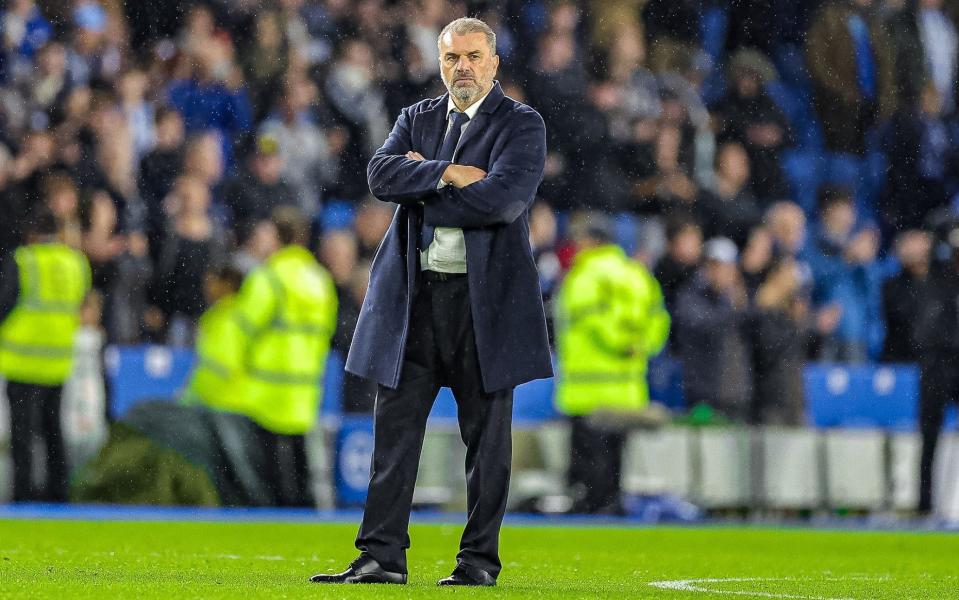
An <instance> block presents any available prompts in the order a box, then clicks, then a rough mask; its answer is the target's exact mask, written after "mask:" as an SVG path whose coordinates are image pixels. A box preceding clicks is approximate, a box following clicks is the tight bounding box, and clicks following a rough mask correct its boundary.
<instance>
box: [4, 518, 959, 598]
mask: <svg viewBox="0 0 959 600" xmlns="http://www.w3.org/2000/svg"><path fill="white" fill-rule="evenodd" d="M355 531H356V527H355V526H353V525H344V524H314V523H308V524H294V523H282V524H269V523H222V522H221V523H201V522H112V521H109V522H85V521H55V520H39V521H28V520H0V598H4V599H7V598H10V599H15V598H97V599H101V598H134V599H137V600H140V599H145V598H164V599H169V598H242V599H245V600H246V599H251V598H270V599H274V598H426V597H429V598H444V597H445V598H453V597H459V598H510V599H512V598H536V599H545V598H650V599H668V598H686V599H688V600H696V598H704V599H705V598H803V599H818V600H832V599H844V600H846V599H848V600H872V599H885V598H888V599H896V600H903V599H940V598H957V599H959V536H957V535H954V534H938V533H899V532H896V533H874V532H850V531H808V530H794V529H759V528H733V527H706V528H668V527H654V528H618V527H589V528H587V527H566V526H561V527H549V526H507V527H505V528H504V529H503V535H502V549H501V550H502V552H501V553H502V557H503V562H504V569H503V573H502V575H501V576H500V579H499V586H498V587H496V588H493V589H438V588H436V586H435V581H436V580H437V579H438V578H440V577H443V576H445V575H447V574H448V573H449V572H450V570H451V569H452V567H453V557H454V555H455V553H456V547H457V543H458V540H459V533H460V527H459V526H452V525H425V524H424V525H414V526H413V528H412V533H411V535H412V540H413V547H412V548H411V550H410V552H409V562H410V583H409V585H407V586H321V585H314V584H310V583H308V578H309V576H310V575H312V574H313V573H316V572H320V571H329V570H335V569H339V568H340V567H343V566H345V565H346V564H347V563H348V562H349V561H350V560H351V559H352V558H354V556H355V551H354V549H353V547H352V540H353V535H354V534H355ZM652 584H655V585H652Z"/></svg>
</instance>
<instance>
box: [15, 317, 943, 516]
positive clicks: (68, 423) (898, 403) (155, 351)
mask: <svg viewBox="0 0 959 600" xmlns="http://www.w3.org/2000/svg"><path fill="white" fill-rule="evenodd" d="M84 335H85V336H86V337H83V336H81V337H82V340H83V341H81V343H80V344H79V345H78V361H77V365H78V367H77V371H76V375H75V376H74V378H73V379H72V380H71V381H70V382H69V383H68V384H67V386H66V390H67V393H66V394H65V405H64V424H65V427H66V438H67V441H68V446H69V451H70V455H71V458H72V460H71V462H72V464H73V465H76V464H79V463H81V462H82V461H84V460H86V459H87V458H88V457H89V456H91V455H92V453H93V452H95V451H96V449H97V448H98V447H99V444H101V443H102V441H103V439H104V436H105V431H106V424H105V419H104V418H103V415H104V399H103V395H102V391H100V390H102V388H103V386H102V382H103V380H102V377H103V375H102V373H101V371H100V370H99V368H98V367H99V356H100V343H101V342H100V339H99V337H97V336H95V335H93V333H92V332H86V333H85V334H84ZM104 358H105V361H104V362H105V366H106V375H107V381H108V382H109V384H110V385H109V387H110V390H111V394H112V402H111V406H110V411H111V415H112V417H113V418H121V417H122V416H123V414H124V413H125V412H126V411H127V410H129V408H130V407H132V406H134V405H135V404H136V403H138V402H142V401H145V400H153V399H171V400H172V399H174V398H176V397H177V396H178V394H179V391H180V390H181V388H182V386H183V385H184V384H185V382H186V378H187V376H188V374H189V372H190V369H191V368H192V363H193V355H192V352H190V351H188V350H183V349H171V348H166V347H160V346H142V347H116V348H109V349H107V351H106V352H105V353H104ZM342 364H343V361H342V357H340V356H338V355H336V354H333V355H331V356H330V363H329V365H328V368H327V373H326V381H325V389H326V397H325V398H324V402H323V409H322V418H321V422H322V424H323V426H322V427H320V428H318V429H317V430H316V432H315V433H314V434H313V435H311V436H310V439H309V440H308V447H309V452H310V456H311V469H312V473H313V475H314V482H315V492H316V497H317V499H318V503H319V504H320V506H321V507H331V506H333V505H334V501H335V503H336V504H338V505H340V506H358V505H361V504H362V503H363V501H364V499H365V488H366V483H367V479H368V473H369V456H370V452H371V450H372V420H371V419H370V417H369V416H366V415H344V414H342V413H341V412H340V410H339V407H340V405H341V399H340V386H341V383H342V376H341V374H342ZM804 381H805V386H806V404H807V413H808V419H809V423H810V425H811V427H807V428H794V429H784V428H771V427H760V428H746V427H703V428H694V427H667V428H665V429H662V430H660V431H656V432H637V433H634V434H632V435H631V436H630V437H629V440H628V443H627V446H626V449H625V451H624V452H625V456H624V473H623V486H624V489H625V490H626V491H627V492H628V493H631V494H639V495H655V494H675V495H678V496H681V497H684V498H688V499H690V500H692V501H693V502H695V503H697V504H698V505H700V506H702V507H705V508H711V509H740V508H751V509H760V510H764V509H766V510H819V509H848V510H857V511H885V510H908V509H911V508H912V507H914V506H915V504H916V487H917V482H916V473H917V465H918V456H919V440H918V435H917V434H916V433H915V429H916V405H917V402H918V391H917V390H918V374H917V372H916V369H915V368H914V367H912V366H908V365H897V366H870V365H862V366H854V367H851V366H844V365H834V364H814V365H810V366H809V367H807V368H806V371H805V374H804ZM650 383H651V389H652V394H653V397H654V398H658V399H660V400H663V401H664V403H666V404H667V405H670V406H671V407H673V408H681V407H682V406H683V402H682V398H681V389H682V388H681V371H680V369H679V366H678V364H677V363H676V362H675V361H672V360H669V359H666V360H662V359H661V360H657V361H654V363H653V364H652V365H651V368H650ZM6 408H7V406H6V402H5V401H4V402H0V501H3V500H6V499H8V498H9V492H10V490H9V481H10V465H9V455H8V451H7V443H6V442H7V436H8V431H7V424H8V420H7V418H6V414H5V411H6ZM515 410H516V416H515V423H516V425H517V426H516V428H515V429H516V430H515V434H514V448H515V450H514V457H515V458H514V461H515V463H516V464H515V465H514V477H513V482H512V486H513V490H512V498H511V502H512V504H513V506H514V507H515V506H528V502H529V501H530V500H531V499H534V498H548V497H550V496H559V495H561V494H562V493H563V492H564V491H565V485H564V481H565V474H566V469H567V466H568V461H569V440H568V430H567V426H566V423H565V422H564V421H563V420H562V419H561V418H560V415H558V414H557V413H556V412H555V409H554V408H553V404H552V382H551V381H550V380H541V381H536V382H531V383H530V384H527V385H525V386H521V388H519V389H518V390H517V393H516V401H515ZM949 421H950V422H951V423H954V422H955V415H952V416H951V417H950V419H949ZM948 426H949V427H951V426H952V425H948ZM464 454H465V449H464V448H463V445H462V442H460V441H459V434H458V431H457V425H456V418H455V402H454V401H453V399H452V395H451V393H450V392H449V390H446V389H444V390H443V391H442V392H441V395H440V397H439V398H438V400H437V403H436V406H435V407H434V410H433V412H432V413H431V420H430V429H429V431H428V433H427V438H426V441H425V443H424V449H423V457H422V460H421V469H420V479H419V481H418V484H417V488H416V493H415V497H414V498H415V501H416V502H417V503H419V504H423V505H430V506H441V507H460V506H463V505H464V504H465V484H464V483H463V477H462V464H463V457H464ZM939 456H940V459H939V460H938V461H937V473H936V487H937V490H938V493H937V498H938V501H939V506H938V508H939V513H940V514H942V515H944V516H948V517H950V518H951V519H953V520H957V521H959V477H957V475H959V438H957V437H956V436H954V435H946V436H944V440H943V443H942V445H941V446H940V455H939Z"/></svg>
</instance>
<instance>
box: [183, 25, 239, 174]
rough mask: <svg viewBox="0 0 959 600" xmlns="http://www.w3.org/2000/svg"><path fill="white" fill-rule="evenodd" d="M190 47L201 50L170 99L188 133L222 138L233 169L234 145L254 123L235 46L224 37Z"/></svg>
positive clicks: (193, 54)
mask: <svg viewBox="0 0 959 600" xmlns="http://www.w3.org/2000/svg"><path fill="white" fill-rule="evenodd" d="M197 37H198V38H199V36H197ZM188 43H189V45H190V46H192V45H193V44H196V45H197V47H196V48H195V49H192V50H191V51H189V52H188V54H187V55H186V56H187V59H188V60H189V61H190V62H189V63H188V64H187V65H186V67H185V74H184V76H182V77H180V78H177V79H175V80H174V81H172V82H171V83H170V85H169V87H168V89H167V97H168V99H169V102H170V104H171V105H172V106H173V107H175V108H176V109H177V110H178V111H180V114H182V115H183V120H184V123H185V125H186V130H187V132H188V133H196V132H201V131H207V130H213V131H215V132H217V133H218V134H219V136H220V145H221V149H222V152H223V158H224V163H225V164H226V165H232V164H233V146H234V143H235V142H237V141H239V138H241V136H243V135H244V134H246V133H247V132H248V131H250V129H251V127H252V119H253V115H252V108H251V106H250V99H249V97H248V95H247V92H246V90H245V88H244V87H243V76H242V73H241V71H240V70H239V67H237V66H236V65H235V64H234V63H233V46H232V44H231V43H230V42H229V41H228V40H226V39H223V38H222V37H210V38H208V39H206V40H203V41H202V42H201V40H200V39H197V40H195V41H194V40H193V39H192V38H191V39H190V41H189V42H188ZM201 43H202V45H201Z"/></svg>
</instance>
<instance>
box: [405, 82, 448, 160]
mask: <svg viewBox="0 0 959 600" xmlns="http://www.w3.org/2000/svg"><path fill="white" fill-rule="evenodd" d="M448 102H449V95H443V97H442V98H440V99H439V101H437V103H436V106H435V107H433V108H431V109H429V110H424V111H423V112H421V113H420V114H418V115H416V117H417V118H416V119H415V120H414V121H413V125H414V127H417V128H418V130H419V134H420V135H419V147H418V148H413V150H415V151H417V152H419V153H420V154H422V155H423V156H425V157H426V158H427V159H432V158H434V157H436V152H437V151H438V150H439V149H440V142H441V141H442V140H443V134H444V133H445V132H446V123H447V120H448V118H449V116H448V115H447V114H446V106H447V104H448Z"/></svg>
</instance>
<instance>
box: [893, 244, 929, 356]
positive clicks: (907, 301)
mask: <svg viewBox="0 0 959 600" xmlns="http://www.w3.org/2000/svg"><path fill="white" fill-rule="evenodd" d="M895 250H896V258H897V259H898V260H899V264H900V266H901V267H902V270H901V271H900V272H899V273H898V274H896V275H895V276H894V277H892V278H891V279H889V280H888V281H886V282H885V283H884V284H883V286H882V307H883V322H885V324H886V339H885V343H884V344H883V347H882V356H881V358H882V360H883V361H884V362H893V363H912V362H918V361H919V359H920V358H921V357H922V355H923V352H922V350H923V342H924V341H925V340H923V339H921V336H920V332H918V331H917V330H916V325H917V324H918V320H917V318H916V317H917V315H920V314H922V311H924V310H925V309H926V307H928V306H929V305H930V300H931V298H932V296H933V294H934V291H933V290H932V288H931V286H932V285H933V284H934V281H933V278H932V277H930V274H931V273H930V270H931V260H932V252H931V251H932V236H931V235H930V234H929V232H926V231H922V230H918V229H911V230H909V231H904V232H902V233H901V234H899V235H898V236H896V243H895Z"/></svg>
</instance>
